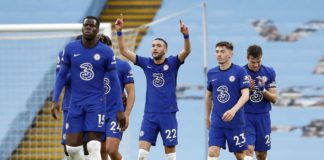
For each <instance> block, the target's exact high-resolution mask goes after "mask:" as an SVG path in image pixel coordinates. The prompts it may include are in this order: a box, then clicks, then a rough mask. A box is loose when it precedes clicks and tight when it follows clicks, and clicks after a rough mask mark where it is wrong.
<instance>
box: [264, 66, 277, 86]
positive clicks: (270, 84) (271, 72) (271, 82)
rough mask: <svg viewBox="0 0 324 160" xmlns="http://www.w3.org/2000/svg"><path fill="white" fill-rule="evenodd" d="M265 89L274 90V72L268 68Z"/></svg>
mask: <svg viewBox="0 0 324 160" xmlns="http://www.w3.org/2000/svg"><path fill="white" fill-rule="evenodd" d="M266 87H267V88H276V87H277V85H276V72H275V71H274V69H273V68H270V70H269V80H268V82H267V84H266Z"/></svg>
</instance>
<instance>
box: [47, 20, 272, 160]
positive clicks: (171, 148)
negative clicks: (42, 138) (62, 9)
mask: <svg viewBox="0 0 324 160" xmlns="http://www.w3.org/2000/svg"><path fill="white" fill-rule="evenodd" d="M123 25H124V21H123V17H122V15H121V17H120V18H118V19H117V20H116V22H115V29H116V31H117V43H118V47H119V51H120V53H121V54H122V55H123V56H124V57H125V58H127V59H128V60H129V61H130V62H132V63H134V65H137V66H139V67H141V68H142V69H143V71H144V74H145V77H146V84H147V91H146V103H145V111H144V116H143V119H142V125H141V129H140V133H139V151H138V160H147V159H148V157H149V151H150V148H151V146H152V145H153V146H155V144H156V140H157V136H158V134H160V135H161V137H162V140H163V145H164V149H165V154H166V157H165V159H166V160H176V147H175V146H176V145H177V144H178V134H177V131H178V123H177V119H176V113H177V112H178V110H179V109H178V106H177V101H176V86H177V74H178V70H179V68H180V66H181V65H182V64H184V62H185V59H186V58H187V56H188V55H189V54H190V52H191V46H190V40H189V29H188V27H187V26H186V25H185V24H184V23H182V21H180V32H181V33H182V34H183V39H184V42H183V43H184V47H183V50H182V51H180V53H179V54H177V55H176V56H168V57H166V54H167V52H168V43H167V42H166V41H165V40H164V39H162V38H156V39H154V40H153V42H152V49H151V54H152V58H150V57H142V56H139V55H137V54H135V53H134V52H132V51H130V50H128V49H127V47H126V45H125V42H124V39H123V32H122V29H123ZM99 26H100V21H99V20H98V19H97V18H96V17H92V16H88V17H85V18H84V20H83V27H82V35H81V36H79V37H77V38H76V40H74V41H72V42H70V43H69V44H68V45H67V46H66V47H65V49H64V50H63V51H62V52H61V53H60V54H59V57H58V64H57V70H56V71H57V76H56V82H55V87H54V94H53V104H52V108H51V111H52V115H53V117H54V118H55V119H57V114H58V111H59V108H60V107H59V103H58V101H59V97H60V94H61V91H62V90H63V88H64V92H65V94H64V98H63V102H62V110H63V127H62V142H61V143H62V145H63V146H64V151H65V154H66V156H67V158H68V159H71V160H85V159H89V160H108V159H111V160H122V159H123V157H122V155H121V154H120V152H119V145H120V142H121V140H122V136H123V132H124V131H125V130H126V129H127V128H128V125H129V117H130V113H131V110H132V108H133V104H134V101H135V91H134V90H135V87H134V79H133V73H132V70H131V67H130V65H129V64H128V62H126V61H123V60H121V59H118V58H116V57H115V55H114V52H113V51H112V49H111V45H112V42H111V40H110V38H109V37H108V36H106V35H103V34H98V32H99ZM233 48H234V47H233V45H232V44H231V43H230V42H226V41H222V42H218V43H217V44H216V59H217V62H218V66H217V67H214V68H212V69H210V70H209V71H208V75H207V92H206V97H205V106H206V117H205V118H206V124H207V128H208V129H209V144H208V145H209V149H208V160H218V159H219V158H218V157H219V155H220V148H225V147H226V142H227V145H228V147H229V151H230V152H234V154H235V157H236V159H238V160H252V159H253V158H252V156H253V154H254V151H255V152H256V157H257V159H258V160H265V159H266V158H267V151H268V150H270V147H271V136H270V134H271V123H270V114H269V111H270V110H271V103H274V102H275V101H276V99H277V96H276V84H275V78H276V75H275V71H274V70H273V69H272V68H270V67H266V66H264V65H261V58H262V49H261V47H259V46H257V45H252V46H250V47H249V48H248V50H247V59H248V64H247V65H245V66H244V67H241V66H238V65H236V64H234V63H232V61H231V58H232V56H233ZM161 97H163V98H161ZM202 138H203V137H202Z"/></svg>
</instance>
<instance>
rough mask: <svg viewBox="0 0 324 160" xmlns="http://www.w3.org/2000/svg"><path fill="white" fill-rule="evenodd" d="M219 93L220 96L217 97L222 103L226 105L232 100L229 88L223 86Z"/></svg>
mask: <svg viewBox="0 0 324 160" xmlns="http://www.w3.org/2000/svg"><path fill="white" fill-rule="evenodd" d="M217 91H218V96H217V100H218V101H219V102H220V103H226V102H228V101H229V100H230V97H231V96H230V94H229V92H228V87H227V86H226V85H221V86H219V87H218V88H217Z"/></svg>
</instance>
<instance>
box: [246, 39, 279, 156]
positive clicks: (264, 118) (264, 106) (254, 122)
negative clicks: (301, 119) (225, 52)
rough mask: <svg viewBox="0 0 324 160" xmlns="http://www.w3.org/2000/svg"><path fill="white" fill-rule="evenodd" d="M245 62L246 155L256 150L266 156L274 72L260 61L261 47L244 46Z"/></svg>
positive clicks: (273, 89) (274, 96)
mask: <svg viewBox="0 0 324 160" xmlns="http://www.w3.org/2000/svg"><path fill="white" fill-rule="evenodd" d="M247 60H248V64H247V65H245V66H244V69H245V70H246V71H247V73H248V74H249V76H250V82H251V83H250V84H251V87H250V93H251V95H250V99H249V101H248V102H247V103H246V104H245V105H244V111H245V114H246V121H247V126H246V138H247V144H248V152H247V157H248V160H252V157H253V151H254V150H255V151H256V157H257V159H258V160H266V159H267V151H268V150H270V148H271V136H270V134H271V121H270V113H269V111H270V110H271V102H272V103H275V102H276V100H277V95H276V73H275V71H274V70H273V69H272V68H270V67H266V66H264V65H262V63H261V62H262V48H261V47H260V46H258V45H251V46H249V47H248V49H247Z"/></svg>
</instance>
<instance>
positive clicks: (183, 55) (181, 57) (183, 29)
mask: <svg viewBox="0 0 324 160" xmlns="http://www.w3.org/2000/svg"><path fill="white" fill-rule="evenodd" d="M180 32H181V33H182V34H183V37H184V48H183V50H182V51H181V52H180V53H179V55H178V57H179V60H180V61H181V62H184V61H185V59H186V58H187V56H188V55H189V53H190V52H191V46H190V40H189V29H188V27H187V26H186V25H185V24H184V23H182V21H181V20H180Z"/></svg>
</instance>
